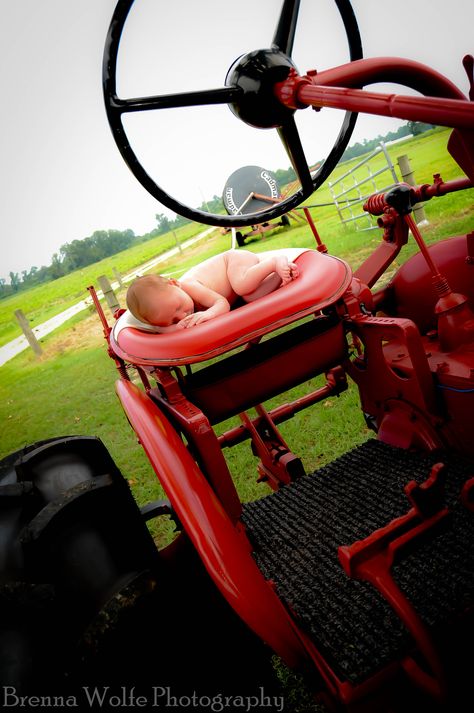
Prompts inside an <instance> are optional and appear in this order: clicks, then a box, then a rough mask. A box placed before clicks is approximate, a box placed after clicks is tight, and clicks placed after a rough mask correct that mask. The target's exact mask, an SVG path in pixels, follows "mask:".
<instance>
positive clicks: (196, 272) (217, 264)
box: [180, 252, 236, 302]
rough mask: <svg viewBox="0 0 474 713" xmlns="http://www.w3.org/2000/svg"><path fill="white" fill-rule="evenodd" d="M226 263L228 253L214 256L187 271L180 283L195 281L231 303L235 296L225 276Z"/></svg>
mask: <svg viewBox="0 0 474 713" xmlns="http://www.w3.org/2000/svg"><path fill="white" fill-rule="evenodd" d="M228 262H229V252H225V253H220V254H219V255H214V256H213V257H210V258H208V259H207V260H204V262H201V263H200V264H199V265H196V266H195V267H192V268H191V269H190V270H188V271H187V272H186V273H185V274H184V275H183V276H182V277H181V279H180V282H191V281H193V280H197V281H198V282H200V283H201V284H202V285H204V286H205V287H208V288H209V289H210V290H214V291H215V292H218V293H219V294H220V295H222V297H225V298H226V299H227V300H229V302H232V301H233V300H234V299H235V297H236V295H235V292H234V291H233V289H232V287H231V284H230V281H229V278H228V275H227V269H228Z"/></svg>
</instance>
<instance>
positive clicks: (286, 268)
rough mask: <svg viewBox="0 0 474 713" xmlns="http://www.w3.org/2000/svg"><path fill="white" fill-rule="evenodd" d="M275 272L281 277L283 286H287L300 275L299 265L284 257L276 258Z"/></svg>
mask: <svg viewBox="0 0 474 713" xmlns="http://www.w3.org/2000/svg"><path fill="white" fill-rule="evenodd" d="M275 272H276V273H277V275H279V276H280V277H281V284H282V285H286V284H287V283H288V282H291V280H294V279H295V277H298V275H299V270H298V267H297V265H296V264H295V263H294V262H288V259H287V258H286V257H285V256H284V255H282V256H281V257H277V258H276V260H275Z"/></svg>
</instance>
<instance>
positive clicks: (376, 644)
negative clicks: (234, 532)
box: [243, 439, 474, 684]
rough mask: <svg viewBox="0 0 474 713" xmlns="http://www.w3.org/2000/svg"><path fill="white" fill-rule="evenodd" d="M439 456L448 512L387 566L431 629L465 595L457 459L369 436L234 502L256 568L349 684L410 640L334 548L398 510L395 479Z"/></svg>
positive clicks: (465, 529) (462, 471)
mask: <svg viewBox="0 0 474 713" xmlns="http://www.w3.org/2000/svg"><path fill="white" fill-rule="evenodd" d="M439 460H443V462H445V463H446V464H447V466H448V471H447V484H446V503H447V505H448V506H449V508H450V509H452V511H453V516H452V519H451V520H450V522H449V526H448V528H447V529H446V531H444V530H443V531H442V532H441V533H438V534H437V535H436V536H433V539H431V540H428V541H427V542H424V543H423V544H422V545H420V546H419V547H417V548H416V550H415V551H414V552H412V553H411V554H410V555H409V556H408V557H407V558H405V559H404V560H403V561H401V562H400V563H398V564H397V565H396V566H395V567H394V568H393V574H394V577H395V579H396V581H397V583H398V584H399V586H400V587H401V589H402V590H403V592H404V593H405V594H406V595H407V596H408V597H409V599H410V600H411V601H412V602H413V604H414V605H415V607H416V609H417V610H418V612H419V614H420V616H421V617H422V619H423V620H424V621H425V622H426V623H427V624H428V625H429V626H430V627H432V628H435V629H437V628H439V627H442V626H443V625H445V624H447V623H448V622H449V621H450V620H451V619H452V618H453V617H454V616H456V615H458V614H460V613H461V612H463V611H465V610H466V609H467V608H469V607H471V606H472V605H473V603H474V513H473V512H472V511H469V510H468V509H466V508H465V507H463V506H462V505H461V504H460V500H459V492H460V489H461V486H462V483H463V482H464V481H465V480H466V479H467V478H469V477H472V475H474V472H472V470H470V469H469V467H468V465H467V464H465V463H464V464H463V463H461V462H460V461H459V460H454V459H451V460H449V459H446V458H442V459H440V457H439V456H438V457H434V456H433V457H432V456H426V455H420V454H417V453H411V452H409V451H406V450H400V449H397V448H393V447H391V446H388V445H386V444H384V443H381V442H379V441H377V440H375V439H374V440H370V441H368V442H367V443H365V444H363V445H362V446H360V447H358V448H356V449H354V450H353V451H351V452H349V453H347V454H345V455H344V456H342V457H341V458H339V459H337V460H336V461H334V462H333V463H330V464H329V465H327V466H325V467H323V468H321V469H320V470H318V471H316V472H315V473H313V474H312V475H309V476H306V477H304V478H301V479H300V480H298V481H297V482H295V483H293V484H291V485H289V486H286V487H284V488H282V489H281V490H279V491H278V492H276V493H273V494H271V495H269V496H267V497H265V498H262V499H261V500H258V501H255V502H252V503H248V504H246V505H245V506H244V515H243V520H244V522H245V524H246V526H247V528H248V531H249V536H250V538H251V539H252V541H253V542H254V545H255V558H256V560H257V563H258V565H259V567H260V569H261V570H262V572H263V573H264V575H265V577H267V578H268V579H272V580H273V581H274V582H275V586H276V589H277V591H278V593H279V595H280V597H281V598H282V599H283V600H284V602H285V603H286V604H287V605H288V606H289V608H291V610H292V611H293V612H294V614H295V616H296V618H297V619H298V621H299V622H300V624H301V626H302V627H303V628H304V629H305V630H306V631H307V632H309V633H310V635H311V638H312V639H313V640H314V641H315V643H316V645H317V646H318V648H319V649H320V651H321V652H322V653H323V654H324V655H325V657H326V658H327V660H328V663H330V665H331V666H332V667H333V668H334V670H335V672H336V673H337V674H338V675H339V676H340V677H341V678H343V679H347V680H349V681H351V682H352V683H355V684H356V683H359V682H361V681H362V680H364V679H366V678H367V677H369V676H370V675H372V674H373V673H375V672H376V671H378V670H380V669H381V668H383V667H384V666H385V665H387V664H388V663H389V662H391V661H393V660H394V659H398V658H399V657H400V656H401V655H403V654H404V652H406V651H407V650H408V649H409V647H410V646H411V645H412V642H411V639H410V635H409V634H408V632H407V631H406V629H405V627H404V625H403V624H402V623H401V621H400V620H399V619H398V618H397V616H396V615H395V613H394V612H393V610H392V609H391V608H390V606H389V605H388V604H387V603H386V602H385V600H384V599H383V598H382V597H381V595H379V593H378V592H377V591H376V590H375V589H374V587H372V585H370V584H368V583H366V582H360V581H357V580H353V579H350V578H349V577H348V576H347V575H346V574H345V573H344V571H343V569H342V567H341V565H340V563H339V560H338V556H337V548H338V547H339V546H340V545H350V544H352V543H353V542H354V541H355V540H359V539H362V538H365V537H367V536H368V535H370V534H371V533H372V532H373V531H374V530H375V529H377V528H380V527H382V526H384V525H386V524H388V523H389V522H390V521H391V520H392V519H393V518H395V517H399V516H401V515H404V514H405V513H406V512H407V511H408V510H409V509H410V504H409V502H408V500H407V498H406V496H405V495H404V493H403V487H404V485H405V484H406V483H407V482H408V481H409V480H412V479H414V480H416V481H418V482H421V481H423V480H425V479H426V478H427V476H428V475H429V472H430V467H431V465H432V464H433V463H435V462H438V461H439Z"/></svg>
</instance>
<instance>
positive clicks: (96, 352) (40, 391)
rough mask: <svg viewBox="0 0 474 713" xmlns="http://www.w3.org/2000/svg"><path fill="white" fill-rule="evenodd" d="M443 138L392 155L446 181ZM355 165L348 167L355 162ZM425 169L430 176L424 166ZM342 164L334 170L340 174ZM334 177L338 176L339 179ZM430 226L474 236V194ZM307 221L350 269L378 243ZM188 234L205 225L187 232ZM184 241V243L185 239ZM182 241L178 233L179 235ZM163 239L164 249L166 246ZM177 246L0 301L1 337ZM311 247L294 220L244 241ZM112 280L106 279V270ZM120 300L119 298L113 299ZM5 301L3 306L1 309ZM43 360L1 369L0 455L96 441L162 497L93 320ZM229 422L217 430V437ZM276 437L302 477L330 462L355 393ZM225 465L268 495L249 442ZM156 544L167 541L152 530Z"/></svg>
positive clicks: (179, 265) (345, 441) (204, 249)
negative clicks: (74, 439) (65, 440)
mask: <svg viewBox="0 0 474 713" xmlns="http://www.w3.org/2000/svg"><path fill="white" fill-rule="evenodd" d="M447 136H448V132H447V131H440V130H436V131H434V132H432V133H431V135H430V136H426V135H424V136H423V137H421V138H418V139H412V140H409V141H407V142H403V143H399V144H396V145H394V146H392V147H389V150H390V152H391V153H393V155H394V159H395V157H396V156H398V155H400V154H402V153H408V154H409V156H410V159H411V161H412V165H413V169H414V171H415V176H416V177H417V179H418V180H420V182H421V181H430V180H431V179H430V172H432V171H434V170H440V171H441V173H442V175H443V178H445V179H448V178H451V177H454V176H456V175H459V171H457V170H456V167H455V165H454V164H453V162H452V161H451V159H450V157H449V156H447V154H446V153H445V152H443V147H444V146H445V143H446V140H447ZM359 160H360V159H357V160H354V163H357V162H358V161H359ZM425 164H429V167H430V168H429V171H428V170H427V169H426V165H425ZM347 168H348V165H347V164H345V165H343V166H339V167H338V169H337V172H339V173H342V172H345V171H346V170H347ZM337 172H336V175H337ZM329 198H330V194H329V190H328V188H327V186H323V187H322V189H321V190H320V191H318V192H317V193H316V194H315V195H314V196H313V197H312V200H310V201H308V203H310V204H314V203H316V202H318V203H324V202H328V201H329ZM426 214H427V217H428V219H429V221H430V224H429V226H428V227H427V228H425V229H424V235H425V237H426V239H427V241H428V242H432V241H434V240H438V239H440V238H442V237H447V236H449V235H453V234H457V233H461V232H466V231H468V230H472V228H473V226H472V217H473V211H472V190H469V191H464V192H462V193H457V194H454V195H452V196H450V197H445V198H442V199H435V200H432V201H430V202H429V203H427V204H426ZM312 215H313V217H314V220H315V221H316V224H317V227H318V230H319V231H320V234H321V237H322V240H323V241H324V242H325V243H326V245H327V246H328V249H329V252H330V253H333V254H335V255H338V256H340V257H342V258H344V259H346V260H347V261H348V262H349V263H350V265H351V266H352V267H353V268H356V267H357V266H358V265H359V264H360V262H361V261H362V260H363V259H364V258H365V257H366V256H367V255H368V254H369V253H370V251H371V250H372V249H373V248H374V247H375V246H376V245H377V243H378V242H379V240H380V231H378V230H374V231H369V232H357V231H356V230H354V226H353V225H352V224H351V227H350V228H347V227H344V226H343V225H341V223H340V221H339V218H338V216H337V213H336V211H335V209H334V207H321V208H313V209H312ZM191 229H194V230H195V232H198V231H200V230H202V226H192V227H191ZM186 237H188V236H186ZM180 239H185V236H180ZM167 240H168V243H166V241H167ZM170 240H171V241H172V244H174V237H173V238H170V237H169V236H162V237H161V238H157V239H156V240H154V241H150V242H148V243H144V244H142V245H140V246H137V247H136V248H134V249H131V250H128V251H126V252H124V253H121V254H119V255H117V256H115V257H114V258H113V259H112V258H111V259H109V260H108V261H103V263H99V264H97V265H93V266H91V267H90V268H88V270H84V271H83V272H82V273H79V272H78V273H73V274H71V275H69V276H68V277H65V278H62V280H58V281H56V282H54V283H49V284H48V285H46V286H44V287H42V288H36V289H35V290H31V291H30V292H25V293H22V294H21V295H20V297H19V298H18V302H17V303H16V304H14V302H13V298H12V299H10V300H4V301H2V302H1V303H0V308H1V310H2V312H1V322H2V324H3V327H2V329H3V331H2V332H1V334H2V335H3V337H4V338H5V337H6V335H7V334H10V335H11V336H10V337H9V338H11V337H12V336H15V334H13V331H12V329H11V327H8V325H7V326H5V321H7V322H8V319H9V317H8V311H9V310H12V309H13V308H14V307H15V308H16V307H18V306H20V307H21V308H22V309H23V310H24V311H25V312H26V313H27V314H28V316H29V317H30V319H32V321H33V322H34V323H37V322H38V321H43V320H44V319H46V318H47V317H48V316H51V315H52V314H53V313H55V312H58V311H62V310H63V309H65V308H66V307H67V306H68V304H72V303H74V302H76V301H77V300H78V299H80V298H81V297H82V296H83V295H84V289H85V287H86V286H87V284H90V283H91V282H94V281H95V278H96V276H97V275H100V274H102V273H104V272H105V273H107V272H108V271H110V269H111V266H112V264H114V265H115V266H116V267H117V268H118V269H119V270H120V271H125V270H130V269H132V268H133V267H136V266H138V265H139V264H140V263H141V262H143V261H144V260H148V259H150V258H151V257H153V256H154V255H156V254H157V253H158V252H162V251H163V250H164V249H166V248H167V247H170V245H169V241H170ZM229 245H230V237H229V235H221V234H220V233H219V232H218V231H215V233H214V234H213V235H212V236H210V237H209V238H208V239H207V240H206V241H203V243H199V244H197V245H195V246H193V247H192V248H190V249H189V250H187V251H186V252H185V253H184V254H182V255H179V254H178V255H176V256H175V257H173V258H171V259H170V260H168V261H167V262H166V263H163V265H162V266H160V271H162V272H173V273H178V274H179V272H183V271H184V270H185V269H187V268H188V267H189V266H190V265H191V264H194V263H195V262H197V261H200V260H202V259H204V258H206V257H208V256H210V255H213V254H216V253H218V252H221V251H222V250H225V249H226V248H228V247H229ZM285 246H294V247H300V246H301V247H313V246H314V238H313V236H312V234H311V231H310V230H309V228H308V227H307V226H306V225H300V224H297V223H295V222H294V221H291V226H290V227H289V228H278V229H277V230H274V231H272V232H271V233H266V234H265V236H264V238H263V239H258V238H255V239H253V240H252V241H250V240H249V241H247V242H246V247H248V248H249V249H251V250H255V251H260V250H271V249H275V248H279V247H285ZM414 251H415V246H414V244H413V240H410V242H409V245H408V246H407V247H406V248H405V250H404V251H403V257H402V256H400V262H402V260H403V259H405V258H406V257H407V256H409V255H410V254H412V253H413V252H414ZM109 274H110V273H109ZM118 297H119V299H120V300H121V303H122V304H123V302H124V293H123V292H122V293H119V294H118ZM6 303H7V304H6ZM42 346H43V349H44V354H43V356H42V357H41V358H39V359H38V358H36V357H34V355H33V354H32V353H31V351H30V350H27V351H25V352H23V353H22V354H20V355H18V356H17V357H16V358H15V359H13V360H11V361H10V362H8V363H7V364H5V365H4V366H2V367H1V368H0V389H1V391H2V394H3V398H2V400H1V402H0V418H1V419H2V424H3V427H2V434H1V438H0V457H2V456H4V455H5V454H7V453H9V452H11V451H14V450H16V449H18V448H21V447H22V446H23V445H25V444H27V443H32V442H34V441H35V440H38V439H42V438H48V437H51V436H59V435H65V434H81V433H82V434H87V435H91V434H94V435H97V436H99V437H100V438H101V439H102V440H103V441H104V443H105V445H106V446H107V447H108V448H109V449H110V451H111V454H112V456H113V457H114V459H115V460H116V462H117V464H118V466H119V467H120V468H121V470H122V472H123V473H124V475H125V476H126V477H127V478H128V479H129V482H130V484H131V486H132V489H133V491H134V494H135V496H136V498H137V500H138V502H139V503H140V504H143V503H145V502H148V501H149V500H152V499H154V498H157V497H162V493H161V490H160V486H159V484H158V481H157V479H156V476H155V475H154V473H153V472H152V469H151V467H150V465H149V463H148V461H147V459H146V457H145V455H144V453H143V451H142V449H141V447H140V446H139V445H137V443H136V439H135V437H134V434H133V432H132V430H131V429H130V427H129V425H128V423H127V421H126V418H125V416H124V415H123V413H122V410H121V407H120V404H119V402H118V399H117V397H116V396H115V392H114V387H113V384H114V381H115V378H116V374H115V368H114V365H113V362H112V361H111V360H110V359H109V358H108V357H107V354H106V351H105V342H104V340H103V336H102V332H101V328H100V323H99V320H98V318H97V317H96V315H94V314H92V313H91V312H89V313H88V312H84V313H83V314H81V315H78V316H76V317H75V318H74V319H73V320H70V321H69V322H68V323H67V324H66V325H64V326H63V327H62V328H61V329H59V330H57V331H56V332H54V333H52V334H51V335H49V336H48V337H46V338H44V339H43V340H42ZM314 383H315V382H311V383H310V384H307V385H304V386H301V387H298V388H297V389H295V390H294V392H293V393H290V394H285V395H284V396H281V397H278V398H276V399H274V401H273V402H272V404H270V405H273V404H274V403H282V402H284V401H288V400H289V399H290V398H292V397H293V396H300V395H302V394H303V393H305V392H306V391H308V390H309V389H311V388H313V387H314ZM229 425H230V424H222V425H221V427H220V430H222V429H223V428H225V427H227V426H229ZM281 430H282V433H283V435H284V437H285V438H286V439H287V441H288V442H289V444H290V446H291V447H293V448H294V451H295V452H296V453H297V454H298V455H299V456H300V457H301V458H302V459H303V462H304V464H305V466H306V469H307V470H308V471H311V470H313V469H314V468H316V467H317V466H319V465H321V464H323V463H325V462H327V461H328V460H331V459H333V458H334V457H336V456H337V455H339V454H341V453H343V452H345V451H347V450H348V449H349V448H351V447H353V446H354V445H356V444H358V443H360V442H362V441H363V440H365V439H366V438H367V437H369V435H370V434H369V432H368V430H367V428H366V426H365V423H364V420H363V418H362V414H361V413H360V410H359V406H358V398H357V390H356V388H355V387H351V388H350V389H349V390H348V392H346V393H344V394H342V395H341V396H340V397H339V398H332V399H328V400H327V401H325V402H324V403H323V404H321V405H320V406H319V407H314V408H313V409H308V410H306V411H303V412H302V413H300V414H299V415H297V416H296V417H294V418H293V419H291V420H290V421H288V422H286V423H285V424H282V426H281ZM225 455H226V457H227V458H228V462H229V467H230V469H231V472H232V474H233V476H234V478H235V482H236V485H237V488H238V490H239V493H240V495H241V497H242V498H243V499H244V500H250V499H254V498H257V497H259V496H261V495H264V494H266V493H267V490H266V486H264V485H259V484H257V483H256V470H255V468H256V463H255V460H254V458H253V457H252V455H251V453H250V448H249V445H248V443H244V444H241V445H240V446H237V447H235V448H233V449H227V450H226V451H225ZM153 527H154V534H156V536H157V537H158V539H159V540H162V539H165V538H167V537H168V535H169V532H168V530H167V528H166V527H165V526H163V527H164V529H163V530H162V525H161V524H160V526H159V529H157V526H156V525H154V526H153Z"/></svg>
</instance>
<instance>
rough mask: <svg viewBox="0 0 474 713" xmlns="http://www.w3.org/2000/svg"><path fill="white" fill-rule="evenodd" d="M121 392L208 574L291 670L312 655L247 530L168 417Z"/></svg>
mask: <svg viewBox="0 0 474 713" xmlns="http://www.w3.org/2000/svg"><path fill="white" fill-rule="evenodd" d="M116 389H117V394H118V396H119V398H120V401H121V403H122V406H123V408H124V411H125V413H126V415H127V417H128V419H129V421H130V423H131V424H132V426H133V429H134V431H135V433H136V434H137V437H138V439H139V441H140V443H141V445H142V446H143V448H144V450H145V452H146V454H147V456H148V458H149V460H150V463H151V465H152V466H153V469H154V470H155V472H156V474H157V476H158V478H159V480H160V482H161V484H162V486H163V488H164V490H165V492H166V494H167V496H168V498H169V499H170V502H171V504H172V506H173V509H174V510H175V512H176V514H177V515H178V517H179V520H180V521H181V522H182V524H183V525H184V527H185V529H186V532H187V534H188V536H189V537H190V539H191V540H192V542H193V545H194V547H195V548H196V550H197V552H198V553H199V555H200V557H201V559H202V561H203V563H204V565H205V567H206V569H207V571H208V572H209V574H210V576H211V577H212V579H213V580H214V582H215V583H216V585H217V587H218V588H219V589H220V591H221V592H222V594H223V595H224V597H225V598H226V599H227V601H228V602H229V603H230V604H231V606H232V607H233V608H234V609H235V611H236V612H237V613H238V614H239V615H240V616H241V617H242V619H243V620H244V621H245V622H246V623H247V624H248V625H249V626H250V628H251V629H253V631H255V632H256V633H257V634H258V635H259V636H261V638H262V639H263V640H264V641H266V642H267V643H268V644H269V645H270V646H271V647H272V648H273V649H274V650H275V651H276V652H277V653H278V654H279V655H281V656H282V658H283V659H284V660H285V661H286V662H287V663H288V665H290V666H297V665H300V664H301V663H302V662H303V661H304V660H305V659H306V658H307V653H306V651H305V649H304V646H303V645H302V643H301V640H300V638H299V637H298V635H297V633H296V630H295V627H294V624H293V622H292V620H291V618H290V617H289V615H288V613H287V611H286V609H285V608H284V607H283V605H282V603H281V602H280V600H279V599H278V597H277V596H276V594H275V593H274V591H273V589H272V587H271V585H270V584H269V583H268V582H267V581H265V579H264V577H263V575H262V573H261V572H260V570H259V569H258V567H257V565H256V564H255V562H254V560H253V559H252V556H251V547H250V544H249V542H248V540H247V538H246V536H245V533H244V532H243V530H240V531H239V530H238V529H236V527H234V525H233V524H232V523H231V521H230V519H229V518H228V516H227V515H226V513H225V511H224V509H223V508H222V505H221V504H220V502H219V500H218V498H217V497H216V495H215V494H214V493H213V492H212V489H211V487H210V485H209V484H208V483H207V482H206V479H205V478H204V476H203V475H202V473H201V472H200V470H199V468H198V467H197V465H196V463H195V462H194V461H193V459H192V458H191V456H190V454H189V453H188V451H187V449H186V448H185V446H184V444H183V442H182V441H181V439H180V438H179V436H178V435H177V433H176V431H175V429H174V428H173V426H172V425H171V424H170V422H169V421H168V419H167V418H165V416H164V415H163V414H162V413H161V412H160V410H159V409H158V407H157V406H156V405H155V404H154V403H153V402H152V401H151V399H150V398H149V397H148V396H147V395H145V394H144V393H143V392H142V391H140V390H139V389H138V388H137V387H136V386H135V385H134V384H132V383H131V382H126V381H122V380H120V381H117V383H116Z"/></svg>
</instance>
